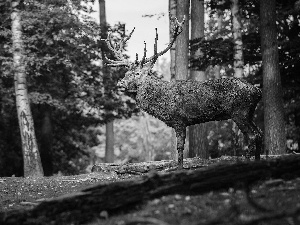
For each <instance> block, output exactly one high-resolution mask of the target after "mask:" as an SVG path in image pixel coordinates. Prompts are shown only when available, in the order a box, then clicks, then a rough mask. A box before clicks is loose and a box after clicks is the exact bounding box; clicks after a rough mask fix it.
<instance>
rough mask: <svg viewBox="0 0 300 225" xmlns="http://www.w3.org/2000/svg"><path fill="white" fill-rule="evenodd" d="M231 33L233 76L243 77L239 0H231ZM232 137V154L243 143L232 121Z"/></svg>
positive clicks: (235, 153) (236, 152)
mask: <svg viewBox="0 0 300 225" xmlns="http://www.w3.org/2000/svg"><path fill="white" fill-rule="evenodd" d="M231 18H232V35H233V42H234V62H233V68H234V77H237V78H243V77H244V54H243V40H242V22H241V15H240V7H239V0H231ZM232 123H233V124H232V134H233V135H232V136H233V137H232V139H233V150H234V155H237V154H238V151H239V149H240V146H241V145H242V143H243V141H242V140H243V137H242V133H241V131H240V129H239V128H238V126H237V125H236V124H235V123H234V122H233V121H232Z"/></svg>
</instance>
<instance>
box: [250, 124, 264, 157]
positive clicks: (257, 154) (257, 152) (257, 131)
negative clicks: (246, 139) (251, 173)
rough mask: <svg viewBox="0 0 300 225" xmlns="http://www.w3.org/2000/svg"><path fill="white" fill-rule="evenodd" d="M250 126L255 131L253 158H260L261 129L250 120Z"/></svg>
mask: <svg viewBox="0 0 300 225" xmlns="http://www.w3.org/2000/svg"><path fill="white" fill-rule="evenodd" d="M251 125H252V127H253V128H254V132H255V147H256V149H255V160H260V154H261V151H262V142H263V134H262V131H261V130H260V129H259V127H258V126H256V125H255V123H254V122H253V121H252V123H251Z"/></svg>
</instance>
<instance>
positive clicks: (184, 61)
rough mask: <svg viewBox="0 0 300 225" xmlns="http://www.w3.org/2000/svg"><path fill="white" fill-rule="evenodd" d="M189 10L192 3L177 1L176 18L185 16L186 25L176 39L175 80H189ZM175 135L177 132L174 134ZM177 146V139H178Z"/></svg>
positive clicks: (175, 152) (174, 153)
mask: <svg viewBox="0 0 300 225" xmlns="http://www.w3.org/2000/svg"><path fill="white" fill-rule="evenodd" d="M189 9H190V1H186V0H177V7H176V17H177V19H178V21H182V20H183V17H184V16H185V20H186V21H185V23H184V25H183V31H182V33H181V34H180V35H179V36H178V37H177V39H176V42H175V44H176V51H175V79H176V80H186V79H187V78H188V71H189V69H188V66H189V61H188V59H189ZM174 133H175V132H174ZM176 145H177V139H176ZM172 158H173V159H177V158H178V152H177V151H174V152H173V154H172Z"/></svg>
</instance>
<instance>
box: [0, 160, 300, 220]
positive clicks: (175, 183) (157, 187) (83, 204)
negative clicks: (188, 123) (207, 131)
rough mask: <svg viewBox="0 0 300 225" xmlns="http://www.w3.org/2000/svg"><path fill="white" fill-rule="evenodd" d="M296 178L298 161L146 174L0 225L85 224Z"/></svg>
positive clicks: (47, 203)
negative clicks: (174, 199) (179, 198)
mask: <svg viewBox="0 0 300 225" xmlns="http://www.w3.org/2000/svg"><path fill="white" fill-rule="evenodd" d="M299 174H300V156H294V155H293V156H288V157H281V158H279V159H277V160H272V161H254V162H249V163H241V162H240V163H235V164H231V165H228V164H219V165H213V166H211V167H208V168H203V169H197V170H186V171H176V172H172V173H162V174H159V173H150V174H148V175H147V176H143V177H141V178H140V179H136V180H125V181H124V180H123V181H119V182H111V183H100V184H98V185H94V186H91V187H89V188H87V189H84V190H82V191H80V192H76V193H72V194H68V195H65V196H61V197H58V198H54V199H52V200H48V201H45V202H43V203H41V204H39V205H38V206H36V207H35V208H33V209H31V210H27V211H21V210H20V211H11V212H7V213H6V214H5V215H4V214H2V215H1V214H0V222H1V224H3V225H8V224H10V225H14V224H86V223H88V222H91V221H95V219H97V218H99V214H100V213H101V212H102V211H104V210H105V211H107V212H108V213H109V215H112V214H116V213H118V212H120V210H122V209H125V210H126V209H129V207H130V206H134V205H136V204H139V203H142V202H143V201H146V200H150V199H154V198H159V197H161V196H165V195H173V194H183V195H196V194H201V193H205V192H209V191H217V190H228V188H230V187H235V188H238V187H240V188H243V186H244V187H249V186H250V185H253V184H254V183H255V182H257V181H262V180H266V179H270V178H284V179H293V178H295V177H298V176H299Z"/></svg>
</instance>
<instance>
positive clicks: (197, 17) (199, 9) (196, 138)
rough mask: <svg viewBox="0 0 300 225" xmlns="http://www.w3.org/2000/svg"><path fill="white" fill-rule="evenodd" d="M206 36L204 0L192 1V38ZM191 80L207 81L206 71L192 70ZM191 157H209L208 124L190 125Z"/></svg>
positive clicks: (192, 53) (198, 53)
mask: <svg viewBox="0 0 300 225" xmlns="http://www.w3.org/2000/svg"><path fill="white" fill-rule="evenodd" d="M202 37H204V0H200V1H199V0H192V1H191V39H192V40H194V39H196V38H202ZM191 55H192V56H194V57H195V56H196V57H197V56H199V55H201V51H200V49H198V50H197V51H195V52H191ZM190 78H191V80H197V81H205V80H206V75H205V71H197V70H191V71H190ZM188 156H189V157H195V156H199V157H201V158H204V159H208V157H209V152H208V140H207V125H206V124H205V123H202V124H196V125H193V126H190V127H189V154H188Z"/></svg>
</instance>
